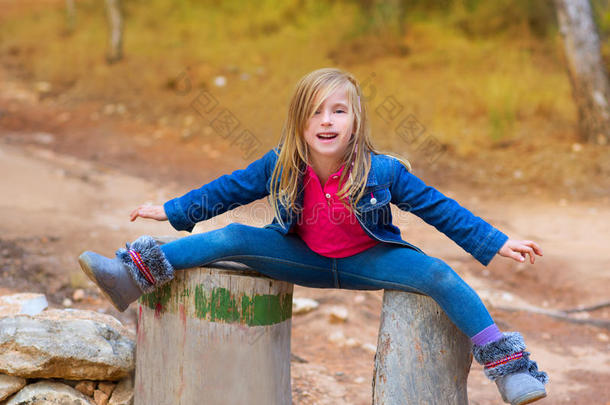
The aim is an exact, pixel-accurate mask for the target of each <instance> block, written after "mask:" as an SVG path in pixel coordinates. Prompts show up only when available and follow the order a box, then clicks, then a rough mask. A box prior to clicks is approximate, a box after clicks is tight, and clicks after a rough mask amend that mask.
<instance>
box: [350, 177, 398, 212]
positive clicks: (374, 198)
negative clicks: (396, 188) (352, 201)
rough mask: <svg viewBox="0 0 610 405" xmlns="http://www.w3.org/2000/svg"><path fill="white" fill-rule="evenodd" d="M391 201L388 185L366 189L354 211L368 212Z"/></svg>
mask: <svg viewBox="0 0 610 405" xmlns="http://www.w3.org/2000/svg"><path fill="white" fill-rule="evenodd" d="M391 199H392V195H391V194H390V189H389V184H384V185H378V186H371V187H367V188H366V189H365V191H364V195H363V196H362V198H361V199H360V201H358V203H357V204H356V209H357V210H358V211H360V212H369V211H372V210H375V209H379V208H381V207H383V206H385V205H387V204H389V203H390V200H391Z"/></svg>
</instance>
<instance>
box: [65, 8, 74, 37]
mask: <svg viewBox="0 0 610 405" xmlns="http://www.w3.org/2000/svg"><path fill="white" fill-rule="evenodd" d="M66 21H67V26H68V29H67V31H68V34H71V33H73V32H74V27H75V25H76V7H75V5H74V0H66Z"/></svg>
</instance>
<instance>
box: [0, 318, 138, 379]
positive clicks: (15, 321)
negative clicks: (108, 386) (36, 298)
mask: <svg viewBox="0 0 610 405" xmlns="http://www.w3.org/2000/svg"><path fill="white" fill-rule="evenodd" d="M134 352H135V342H134V335H133V333H132V332H130V331H128V330H127V329H126V328H124V327H123V325H122V324H121V323H120V322H119V321H118V320H116V319H115V318H113V317H111V316H109V315H102V314H99V313H97V312H93V311H83V310H55V309H53V310H47V311H44V312H42V313H41V314H39V315H36V316H28V315H17V316H14V317H7V318H0V373H5V374H9V375H14V376H19V377H24V378H64V379H68V380H118V379H121V378H123V377H125V376H127V375H129V373H131V372H132V371H133V370H134V367H135V362H134Z"/></svg>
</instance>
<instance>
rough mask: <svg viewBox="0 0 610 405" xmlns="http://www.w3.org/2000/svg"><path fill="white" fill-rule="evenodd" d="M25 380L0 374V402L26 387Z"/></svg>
mask: <svg viewBox="0 0 610 405" xmlns="http://www.w3.org/2000/svg"><path fill="white" fill-rule="evenodd" d="M25 382H26V381H25V378H20V377H13V376H11V375H5V374H0V401H3V400H4V399H6V398H8V397H9V396H11V395H13V394H14V393H15V392H17V391H19V390H20V389H22V388H23V387H25Z"/></svg>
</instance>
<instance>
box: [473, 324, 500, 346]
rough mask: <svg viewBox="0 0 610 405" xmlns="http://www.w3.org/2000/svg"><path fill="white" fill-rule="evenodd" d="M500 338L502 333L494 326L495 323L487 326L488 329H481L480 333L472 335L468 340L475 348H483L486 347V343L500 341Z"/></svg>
mask: <svg viewBox="0 0 610 405" xmlns="http://www.w3.org/2000/svg"><path fill="white" fill-rule="evenodd" d="M502 336H504V335H502V332H500V329H498V327H497V326H496V324H495V323H493V324H491V325H489V326H488V327H486V328H485V329H483V330H482V331H480V332H479V333H477V334H476V335H474V336H473V337H471V338H470V340H471V341H472V343H473V344H475V345H477V346H483V345H486V344H487V343H491V342H495V341H496V340H498V339H500V338H501V337H502Z"/></svg>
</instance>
